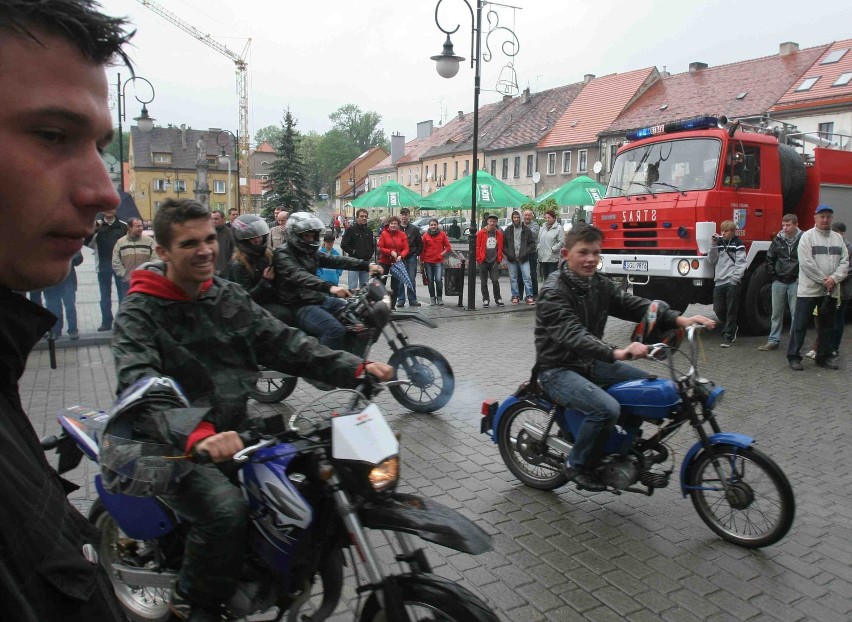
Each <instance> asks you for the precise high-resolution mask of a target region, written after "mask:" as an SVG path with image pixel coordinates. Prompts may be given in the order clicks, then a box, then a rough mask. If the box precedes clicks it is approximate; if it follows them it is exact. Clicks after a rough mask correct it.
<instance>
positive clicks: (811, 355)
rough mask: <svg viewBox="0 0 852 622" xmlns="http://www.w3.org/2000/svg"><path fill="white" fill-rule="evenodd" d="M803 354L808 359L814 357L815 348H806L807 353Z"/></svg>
mask: <svg viewBox="0 0 852 622" xmlns="http://www.w3.org/2000/svg"><path fill="white" fill-rule="evenodd" d="M805 356H806V357H808V358H809V359H815V358H816V350H808V352H807V354H805Z"/></svg>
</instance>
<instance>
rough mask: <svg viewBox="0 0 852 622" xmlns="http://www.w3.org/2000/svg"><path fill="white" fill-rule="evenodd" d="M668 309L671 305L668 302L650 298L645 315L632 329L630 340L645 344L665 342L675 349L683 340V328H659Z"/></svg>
mask: <svg viewBox="0 0 852 622" xmlns="http://www.w3.org/2000/svg"><path fill="white" fill-rule="evenodd" d="M670 310H671V307H669V305H668V303H666V302H663V301H662V300H652V301H651V304H649V305H648V308H647V310H646V311H645V317H643V318H642V319H641V320H640V322H639V323H638V324H637V325H636V328H635V329H634V330H633V336H632V337H631V341H638V342H639V343H644V344H646V345H651V344H654V343H665V344H666V345H668V346H670V347H672V348H674V349H677V348H678V347H679V346H680V344H681V342H682V341H683V335H684V332H683V329H682V328H670V329H668V330H662V329H661V328H660V323H661V322H662V320H663V318H664V317H665V316H666V314H667V313H668V312H669V311H670Z"/></svg>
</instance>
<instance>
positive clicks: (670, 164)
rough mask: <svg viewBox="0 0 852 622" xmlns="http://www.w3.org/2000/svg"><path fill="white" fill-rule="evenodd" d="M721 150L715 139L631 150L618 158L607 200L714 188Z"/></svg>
mask: <svg viewBox="0 0 852 622" xmlns="http://www.w3.org/2000/svg"><path fill="white" fill-rule="evenodd" d="M721 150H722V143H721V142H720V141H719V140H717V139H715V138H687V139H679V140H663V141H659V142H654V143H651V144H648V145H644V146H639V147H635V148H633V149H627V150H626V151H623V152H622V153H620V154H619V155H618V156H617V157H616V158H615V164H614V166H613V168H612V175H611V176H610V180H609V187H607V190H606V197H607V198H608V199H611V198H614V197H623V196H631V195H636V194H651V195H654V194H657V193H662V192H686V191H689V190H708V189H710V188H713V187H714V186H715V185H716V179H717V178H718V173H719V155H720V153H721Z"/></svg>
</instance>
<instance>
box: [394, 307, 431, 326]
mask: <svg viewBox="0 0 852 622" xmlns="http://www.w3.org/2000/svg"><path fill="white" fill-rule="evenodd" d="M390 319H391V322H403V321H406V320H412V321H414V322H419V323H420V324H423V326H428V327H429V328H438V325H437V324H436V323H435V322H433V321H432V320H430V319H429V318H428V317H425V316H423V315H421V314H420V313H419V312H417V311H393V312H392V313H391V317H390Z"/></svg>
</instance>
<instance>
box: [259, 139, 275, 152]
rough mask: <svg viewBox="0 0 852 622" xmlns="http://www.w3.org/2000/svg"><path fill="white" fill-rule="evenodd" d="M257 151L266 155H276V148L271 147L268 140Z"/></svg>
mask: <svg viewBox="0 0 852 622" xmlns="http://www.w3.org/2000/svg"><path fill="white" fill-rule="evenodd" d="M255 151H262V152H264V153H275V147H273V146H272V145H270V144H269V141H268V140H264V141H263V142H262V143H260V144H259V145H258V146H257V149H255Z"/></svg>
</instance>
